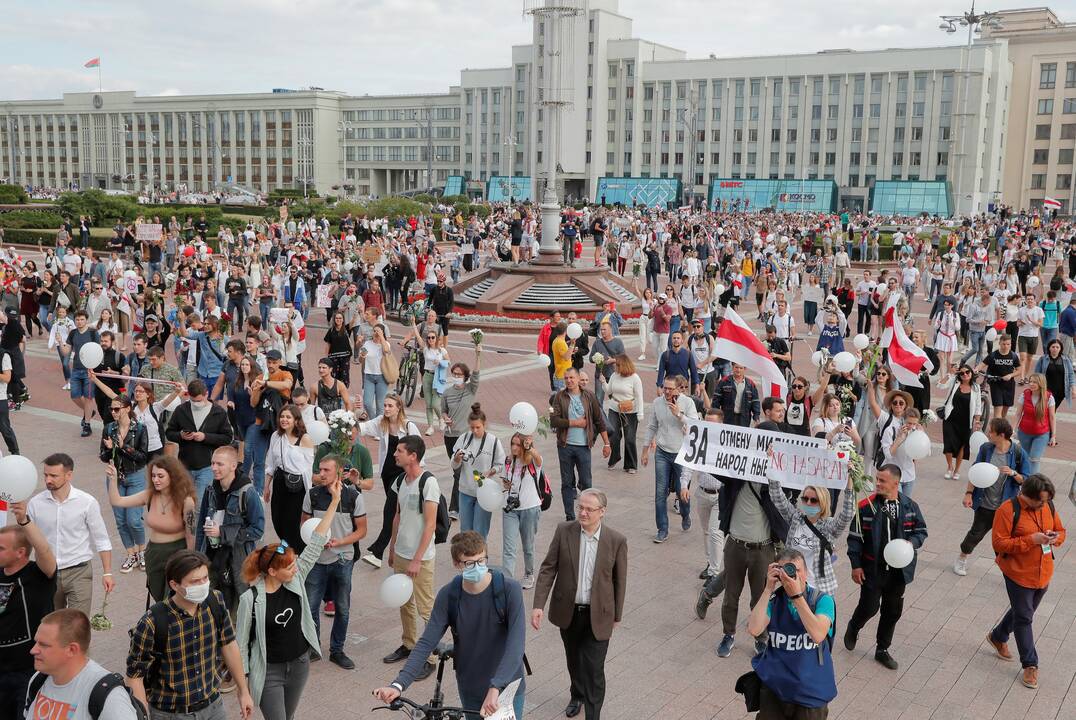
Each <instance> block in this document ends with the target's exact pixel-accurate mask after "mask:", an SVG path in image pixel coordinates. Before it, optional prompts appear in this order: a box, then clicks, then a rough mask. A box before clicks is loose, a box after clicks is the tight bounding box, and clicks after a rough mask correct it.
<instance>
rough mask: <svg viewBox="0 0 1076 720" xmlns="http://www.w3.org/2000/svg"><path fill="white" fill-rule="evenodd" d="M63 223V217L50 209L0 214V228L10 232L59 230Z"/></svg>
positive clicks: (13, 211)
mask: <svg viewBox="0 0 1076 720" xmlns="http://www.w3.org/2000/svg"><path fill="white" fill-rule="evenodd" d="M63 221H64V219H63V217H62V216H60V215H57V214H56V213H55V212H52V210H51V208H50V209H43V210H12V211H11V212H6V213H0V227H2V228H5V229H11V230H15V229H22V228H59V227H60V224H61V223H63Z"/></svg>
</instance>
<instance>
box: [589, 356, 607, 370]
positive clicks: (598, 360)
mask: <svg viewBox="0 0 1076 720" xmlns="http://www.w3.org/2000/svg"><path fill="white" fill-rule="evenodd" d="M590 361H591V362H592V363H594V364H595V365H597V366H598V367H601V366H602V365H604V364H605V356H604V355H602V354H601V353H594V354H593V355H591V356H590Z"/></svg>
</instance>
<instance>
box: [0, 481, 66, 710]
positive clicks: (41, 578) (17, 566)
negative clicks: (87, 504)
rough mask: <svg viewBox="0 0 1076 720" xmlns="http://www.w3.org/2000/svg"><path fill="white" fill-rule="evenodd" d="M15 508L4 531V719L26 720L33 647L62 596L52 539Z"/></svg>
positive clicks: (0, 560)
mask: <svg viewBox="0 0 1076 720" xmlns="http://www.w3.org/2000/svg"><path fill="white" fill-rule="evenodd" d="M9 509H10V510H11V515H10V516H11V517H13V518H14V519H15V524H14V525H7V526H4V527H0V718H15V717H22V709H23V701H24V700H25V698H26V683H27V682H28V681H29V680H30V676H32V675H33V674H34V658H33V657H32V656H31V655H30V648H32V647H33V646H34V634H35V633H36V632H37V626H38V625H39V624H40V623H41V618H43V617H45V616H46V615H48V614H49V613H50V612H52V598H53V595H55V592H56V588H55V577H56V558H55V557H54V556H53V554H52V550H51V549H50V548H49V543H48V540H46V539H45V536H44V534H43V533H42V532H41V530H40V529H38V527H37V525H36V524H35V523H34V522H33V520H31V519H30V516H29V515H27V514H26V503H25V502H21V503H11V504H10V506H9ZM31 551H32V552H33V553H34V560H30V553H31Z"/></svg>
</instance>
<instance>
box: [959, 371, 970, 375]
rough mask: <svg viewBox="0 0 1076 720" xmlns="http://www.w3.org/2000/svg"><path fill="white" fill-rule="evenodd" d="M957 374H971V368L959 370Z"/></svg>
mask: <svg viewBox="0 0 1076 720" xmlns="http://www.w3.org/2000/svg"><path fill="white" fill-rule="evenodd" d="M957 375H971V370H961V371H960V372H958V373H957Z"/></svg>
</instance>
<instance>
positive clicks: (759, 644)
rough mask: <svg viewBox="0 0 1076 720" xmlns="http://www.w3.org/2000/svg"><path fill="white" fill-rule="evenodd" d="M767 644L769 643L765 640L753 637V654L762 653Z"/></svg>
mask: <svg viewBox="0 0 1076 720" xmlns="http://www.w3.org/2000/svg"><path fill="white" fill-rule="evenodd" d="M768 644H769V643H767V641H766V640H759V639H758V638H755V655H761V654H762V653H764V652H765V651H766V646H767V645H768Z"/></svg>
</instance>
